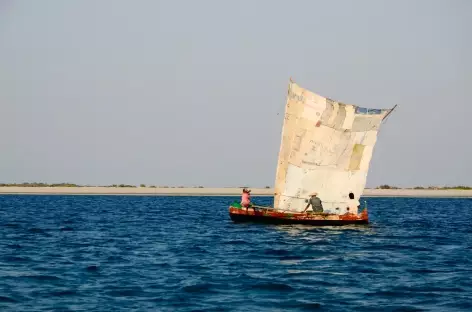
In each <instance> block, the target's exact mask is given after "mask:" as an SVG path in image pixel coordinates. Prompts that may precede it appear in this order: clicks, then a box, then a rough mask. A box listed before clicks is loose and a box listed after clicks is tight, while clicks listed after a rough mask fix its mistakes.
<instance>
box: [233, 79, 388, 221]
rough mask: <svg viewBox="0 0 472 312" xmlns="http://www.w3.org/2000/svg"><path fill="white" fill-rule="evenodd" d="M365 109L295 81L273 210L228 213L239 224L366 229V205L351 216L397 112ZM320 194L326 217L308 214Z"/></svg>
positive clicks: (235, 205) (252, 208)
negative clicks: (380, 139) (386, 124)
mask: <svg viewBox="0 0 472 312" xmlns="http://www.w3.org/2000/svg"><path fill="white" fill-rule="evenodd" d="M395 107H396V106H394V107H393V108H391V109H377V108H375V109H374V108H364V107H360V106H356V105H351V104H345V103H341V102H338V101H334V100H332V99H329V98H326V97H322V96H320V95H318V94H316V93H313V92H311V91H309V90H307V89H304V88H302V87H300V86H299V85H298V84H296V83H295V82H294V81H293V80H292V79H290V82H289V87H288V95H287V99H286V105H285V116H284V121H283V126H282V135H281V143H280V151H279V155H278V162H277V169H276V179H275V194H274V205H273V207H265V206H256V205H252V206H250V207H249V208H246V207H241V205H240V204H239V203H237V202H234V203H232V204H231V205H230V207H229V215H230V218H231V219H232V220H233V221H234V222H262V223H271V224H308V225H348V224H367V223H368V222H369V216H368V211H367V206H366V203H365V205H364V206H363V207H361V208H360V209H359V210H358V211H357V213H353V212H352V210H351V212H350V211H349V208H348V200H349V197H348V195H349V193H353V194H354V196H355V199H356V200H359V197H360V195H362V192H363V190H364V188H365V184H366V181H367V173H368V170H369V165H370V161H371V158H372V153H373V150H374V146H375V144H376V142H377V136H378V131H379V129H380V127H381V125H382V124H383V121H384V120H385V119H386V117H387V116H389V115H390V113H391V112H392V111H393V110H394V109H395ZM313 192H317V193H318V197H319V198H320V199H321V201H322V205H323V212H322V213H314V212H312V213H310V212H309V211H306V212H305V211H304V210H305V208H306V207H307V203H308V200H309V198H310V194H311V193H313Z"/></svg>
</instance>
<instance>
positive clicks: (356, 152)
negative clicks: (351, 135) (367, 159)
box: [349, 144, 365, 170]
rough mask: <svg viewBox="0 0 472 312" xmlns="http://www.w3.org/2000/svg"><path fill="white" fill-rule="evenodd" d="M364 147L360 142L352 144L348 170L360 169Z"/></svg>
mask: <svg viewBox="0 0 472 312" xmlns="http://www.w3.org/2000/svg"><path fill="white" fill-rule="evenodd" d="M364 147H365V145H362V144H354V148H353V149H352V155H351V162H350V163H349V170H359V169H360V165H361V161H362V155H363V154H364Z"/></svg>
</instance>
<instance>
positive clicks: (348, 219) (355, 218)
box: [229, 206, 369, 226]
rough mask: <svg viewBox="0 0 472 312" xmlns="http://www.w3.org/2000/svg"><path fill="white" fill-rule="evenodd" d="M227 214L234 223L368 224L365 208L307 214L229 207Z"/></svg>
mask: <svg viewBox="0 0 472 312" xmlns="http://www.w3.org/2000/svg"><path fill="white" fill-rule="evenodd" d="M229 216H230V218H231V220H232V221H233V222H235V223H240V222H255V223H266V224H305V225H313V226H342V225H350V224H368V223H369V217H368V213H367V209H364V210H363V211H362V212H361V213H360V214H358V215H355V214H344V215H337V214H307V213H287V212H279V211H276V210H273V209H264V208H262V209H259V208H257V209H255V210H254V209H252V208H249V209H247V210H246V208H238V207H232V206H230V207H229Z"/></svg>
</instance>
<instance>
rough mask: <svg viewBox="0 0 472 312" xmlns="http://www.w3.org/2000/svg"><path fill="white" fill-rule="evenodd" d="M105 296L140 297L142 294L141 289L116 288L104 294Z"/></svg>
mask: <svg viewBox="0 0 472 312" xmlns="http://www.w3.org/2000/svg"><path fill="white" fill-rule="evenodd" d="M105 294H106V295H108V296H111V297H135V296H137V297H140V296H141V295H142V294H144V292H143V290H142V289H141V288H138V287H136V288H116V289H113V290H109V291H106V292H105Z"/></svg>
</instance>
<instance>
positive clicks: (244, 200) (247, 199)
mask: <svg viewBox="0 0 472 312" xmlns="http://www.w3.org/2000/svg"><path fill="white" fill-rule="evenodd" d="M241 206H243V207H245V208H246V209H247V208H249V207H250V206H251V190H248V189H246V188H244V189H243V195H242V196H241Z"/></svg>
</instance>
